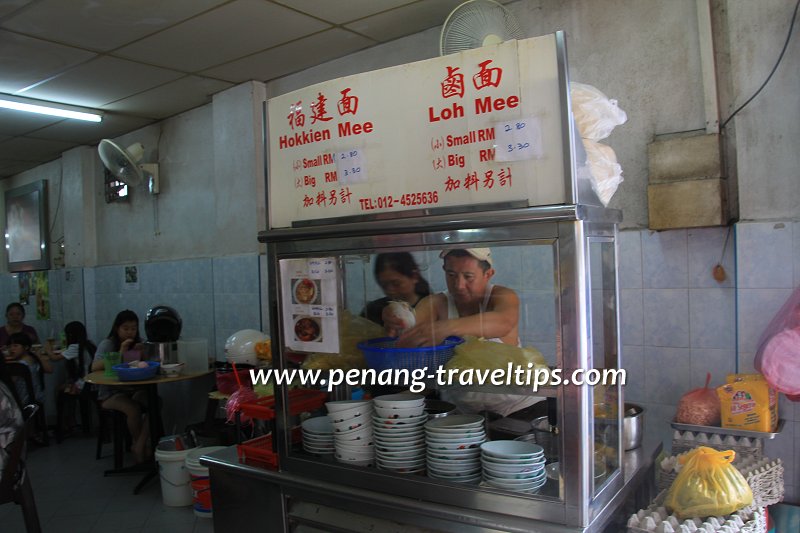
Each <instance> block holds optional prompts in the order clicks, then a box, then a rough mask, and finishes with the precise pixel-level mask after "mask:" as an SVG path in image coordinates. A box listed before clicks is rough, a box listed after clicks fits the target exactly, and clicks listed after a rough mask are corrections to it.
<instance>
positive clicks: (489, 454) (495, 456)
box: [481, 440, 547, 494]
mask: <svg viewBox="0 0 800 533" xmlns="http://www.w3.org/2000/svg"><path fill="white" fill-rule="evenodd" d="M481 462H482V463H483V480H484V482H485V483H486V484H487V485H489V486H491V487H496V488H499V489H505V490H512V491H515V492H526V493H529V494H534V493H536V492H539V489H541V488H542V486H543V485H544V484H545V482H546V481H547V473H546V472H545V468H544V462H545V458H544V448H542V447H541V446H539V445H538V444H533V443H532V442H522V441H515V440H496V441H492V442H485V443H483V444H482V445H481Z"/></svg>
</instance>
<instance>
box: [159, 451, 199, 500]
mask: <svg viewBox="0 0 800 533" xmlns="http://www.w3.org/2000/svg"><path fill="white" fill-rule="evenodd" d="M177 438H179V437H167V438H165V439H162V440H161V442H159V444H158V447H157V448H156V453H155V456H156V461H158V475H159V477H160V478H161V498H162V500H163V501H164V505H167V506H169V507H185V506H187V505H192V485H191V477H190V475H189V470H188V469H187V468H186V463H185V462H186V456H187V455H188V454H189V452H190V451H191V449H184V450H176V449H175V448H176V445H175V444H176V442H178V441H177V440H176V439H177Z"/></svg>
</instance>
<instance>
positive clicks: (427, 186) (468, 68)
mask: <svg viewBox="0 0 800 533" xmlns="http://www.w3.org/2000/svg"><path fill="white" fill-rule="evenodd" d="M268 114H269V120H268V123H269V162H270V163H269V176H268V186H269V217H270V221H269V224H270V228H282V227H290V226H291V225H292V223H294V222H298V221H308V220H316V219H328V218H333V217H343V216H351V215H364V214H373V213H379V212H395V211H404V210H411V209H420V208H436V207H452V206H469V207H470V208H471V207H472V206H474V205H476V204H489V203H497V202H508V201H519V200H527V202H528V205H531V206H533V205H549V204H560V203H564V201H565V197H566V193H565V178H564V168H563V161H564V156H563V150H564V149H565V147H563V146H562V145H563V142H562V126H561V98H560V93H559V80H558V63H557V48H556V39H555V35H548V36H544V37H536V38H533V39H526V40H522V41H509V42H505V43H501V44H499V45H496V46H487V47H483V48H479V49H475V50H469V51H466V52H461V53H459V54H452V55H448V56H444V57H438V58H434V59H430V60H426V61H420V62H417V63H411V64H407V65H401V66H398V67H392V68H387V69H382V70H377V71H373V72H367V73H364V74H357V75H354V76H348V77H344V78H339V79H336V80H331V81H328V82H324V83H320V84H317V85H313V86H310V87H306V88H304V89H300V90H297V91H294V92H292V93H289V94H285V95H282V96H278V97H275V98H272V99H270V100H269V102H268Z"/></svg>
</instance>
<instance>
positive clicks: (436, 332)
mask: <svg viewBox="0 0 800 533" xmlns="http://www.w3.org/2000/svg"><path fill="white" fill-rule="evenodd" d="M436 296H440V297H441V298H445V302H444V308H445V311H446V308H447V302H446V297H444V296H443V295H436ZM429 298H430V299H433V296H428V297H427V298H426V299H425V300H422V301H421V302H420V303H419V304H418V305H417V325H416V326H415V327H413V328H411V329H410V330H408V331H407V332H405V333H404V334H403V335H401V336H400V338H398V340H397V345H398V346H410V347H415V346H438V345H440V344H442V342H444V339H445V338H447V337H449V336H451V335H457V336H459V337H463V336H465V335H471V336H474V337H484V338H487V339H491V338H501V339H502V338H503V337H505V336H506V335H508V334H510V333H511V332H512V331H513V330H514V328H515V327H517V324H518V323H519V297H518V296H517V294H516V293H515V292H514V291H512V290H511V289H508V288H506V287H500V286H495V288H494V291H493V292H492V297H491V299H490V301H489V309H490V310H489V311H486V312H484V313H480V314H475V315H471V316H466V317H460V318H452V319H447V318H445V319H443V320H439V318H440V317H446V312H445V313H441V312H440V310H441V306H437V305H435V304H434V303H433V301H432V303H431V304H428V305H426V306H425V307H424V308H423V309H420V307H421V306H422V305H423V304H426V303H427V302H426V300H427V299H429ZM438 303H440V304H441V302H438Z"/></svg>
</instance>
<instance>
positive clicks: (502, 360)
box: [445, 336, 547, 370]
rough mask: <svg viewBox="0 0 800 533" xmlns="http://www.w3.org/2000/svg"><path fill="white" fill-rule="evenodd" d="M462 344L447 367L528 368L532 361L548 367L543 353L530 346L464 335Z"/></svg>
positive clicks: (466, 368) (467, 368)
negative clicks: (522, 346)
mask: <svg viewBox="0 0 800 533" xmlns="http://www.w3.org/2000/svg"><path fill="white" fill-rule="evenodd" d="M464 341H465V342H463V343H462V344H459V345H458V346H456V349H455V355H454V356H453V357H451V358H450V360H449V361H448V362H447V364H446V365H445V368H448V369H449V368H455V369H459V370H469V369H474V370H492V369H496V368H503V369H504V368H508V364H509V363H511V365H512V367H514V368H516V367H517V366H520V367H522V368H524V369H527V368H528V363H532V364H533V367H534V368H542V369H546V368H547V362H546V361H545V359H544V356H543V355H542V353H541V352H540V351H539V350H537V349H536V348H533V347H532V346H528V347H526V348H518V347H517V346H512V345H510V344H503V343H500V342H491V341H487V340H483V339H479V338H477V337H468V336H467V337H464Z"/></svg>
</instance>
